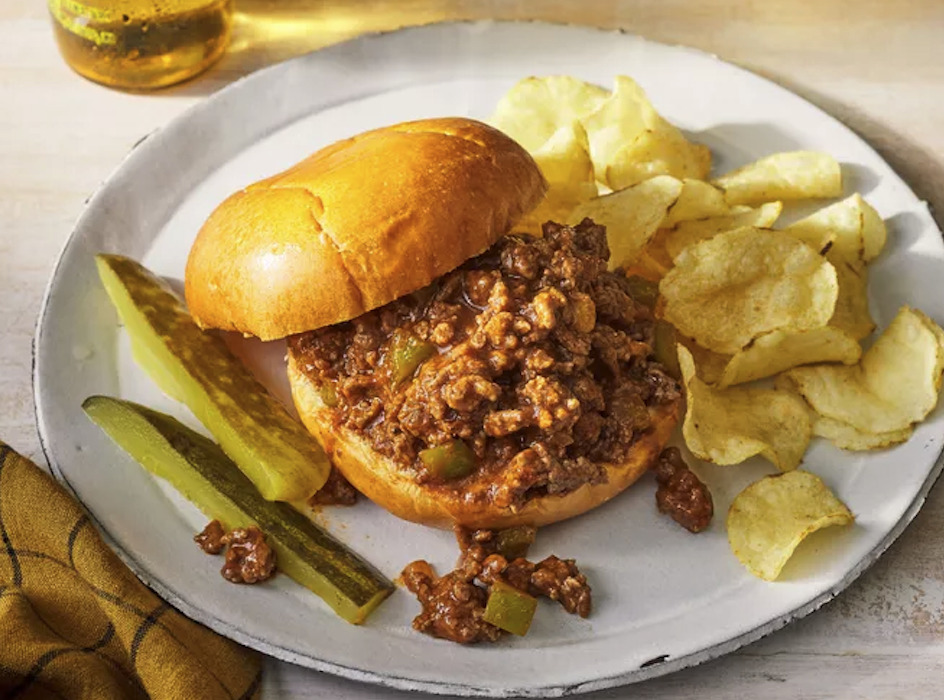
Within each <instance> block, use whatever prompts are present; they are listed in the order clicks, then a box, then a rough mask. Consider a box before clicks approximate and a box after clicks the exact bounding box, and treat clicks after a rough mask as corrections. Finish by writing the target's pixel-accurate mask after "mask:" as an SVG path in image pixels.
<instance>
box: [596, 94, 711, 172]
mask: <svg viewBox="0 0 944 700" xmlns="http://www.w3.org/2000/svg"><path fill="white" fill-rule="evenodd" d="M647 105H648V103H647ZM643 115H644V118H645V119H646V123H647V125H648V124H652V126H650V127H648V128H647V129H646V130H645V131H643V132H642V133H641V134H640V135H639V136H637V137H636V139H635V140H634V141H633V142H632V143H631V144H630V145H629V146H626V147H625V148H622V149H620V150H619V151H618V152H617V153H616V154H615V155H613V156H611V157H610V159H609V161H608V163H607V165H606V170H605V171H604V173H603V181H604V182H605V183H606V184H607V185H609V186H610V187H612V188H613V189H614V190H619V189H623V188H624V187H631V186H633V185H635V184H636V183H637V182H642V181H643V180H646V179H648V178H650V177H655V176H656V175H672V176H674V177H678V178H705V177H708V172H709V171H710V170H711V151H709V150H708V147H707V146H703V145H701V144H693V143H690V142H689V141H688V140H686V138H685V137H684V136H683V135H682V132H680V131H679V130H678V129H676V128H675V127H674V126H672V125H671V124H669V122H667V121H666V120H665V119H663V118H662V117H660V116H659V115H658V114H656V112H655V110H653V109H652V108H651V106H648V108H644V112H643ZM649 115H652V116H651V119H650V118H649Z"/></svg>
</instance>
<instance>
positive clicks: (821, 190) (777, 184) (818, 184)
mask: <svg viewBox="0 0 944 700" xmlns="http://www.w3.org/2000/svg"><path fill="white" fill-rule="evenodd" d="M712 184H713V185H715V186H716V187H720V188H721V189H722V190H724V197H725V199H726V200H727V202H728V204H760V203H762V202H773V201H775V200H793V199H809V198H813V197H839V196H840V195H841V194H842V172H841V170H840V168H839V163H838V162H837V161H836V159H835V158H833V157H832V156H830V155H827V154H825V153H816V152H814V151H791V152H788V153H775V154H774V155H772V156H767V157H766V158H761V159H760V160H758V161H755V162H753V163H750V164H748V165H745V166H744V167H743V168H738V169H737V170H734V171H732V172H730V173H726V174H725V175H722V176H720V177H718V178H716V179H714V180H712Z"/></svg>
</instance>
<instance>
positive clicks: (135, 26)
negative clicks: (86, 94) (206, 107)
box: [48, 0, 233, 89]
mask: <svg viewBox="0 0 944 700" xmlns="http://www.w3.org/2000/svg"><path fill="white" fill-rule="evenodd" d="M48 2H49V12H50V14H51V15H52V19H53V28H54V31H55V34H56V41H57V42H58V44H59V50H60V51H61V52H62V55H63V57H64V58H65V60H66V61H67V62H68V64H69V65H70V66H72V68H73V69H74V70H75V71H76V72H78V73H79V74H81V75H83V76H85V77H86V78H89V79H91V80H94V81H96V82H99V83H103V84H105V85H110V86H112V87H119V88H128V89H149V88H158V87H164V86H166V85H172V84H174V83H178V82H180V81H181V80H186V79H187V78H190V77H192V76H194V75H196V74H197V73H200V72H201V71H203V70H205V69H206V68H208V67H209V66H210V65H211V64H212V63H213V62H214V61H216V60H217V59H218V58H219V57H220V56H221V55H222V54H223V51H224V50H225V49H226V45H227V43H228V42H229V34H230V24H231V18H232V11H233V1H232V0H48Z"/></svg>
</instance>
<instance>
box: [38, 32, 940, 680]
mask: <svg viewBox="0 0 944 700" xmlns="http://www.w3.org/2000/svg"><path fill="white" fill-rule="evenodd" d="M496 25H500V26H521V25H531V26H533V25H538V26H546V27H555V28H558V29H576V30H579V31H584V32H588V33H599V34H608V35H613V34H616V35H621V36H625V37H629V38H632V39H634V40H636V41H640V42H642V43H644V44H651V45H657V46H663V47H669V48H672V49H673V50H678V51H684V52H688V53H692V54H695V55H697V56H699V57H703V58H708V59H710V60H713V61H717V62H720V63H723V64H725V65H727V66H729V67H731V68H733V69H734V70H736V71H739V72H742V73H745V74H748V75H750V76H751V77H753V78H755V79H760V80H763V81H765V82H767V83H769V84H771V85H773V86H774V87H776V88H777V89H779V90H783V91H784V92H786V93H789V94H790V95H792V96H793V97H795V98H797V99H800V100H802V101H803V102H804V103H806V104H807V105H808V106H810V107H812V108H813V109H814V110H816V111H817V112H818V113H820V114H821V115H822V116H824V117H826V118H828V119H830V120H833V121H835V122H837V123H839V124H841V125H842V126H843V127H844V128H845V129H847V130H849V131H850V132H851V133H852V134H853V135H854V136H855V137H856V138H857V139H858V140H859V141H860V142H861V143H862V145H863V146H864V147H865V148H867V149H868V150H870V151H871V152H872V154H873V155H875V156H876V157H878V158H879V159H880V160H881V161H882V162H883V163H885V165H886V166H887V167H888V169H889V170H890V171H891V172H892V173H894V175H895V176H896V177H897V178H898V180H899V182H900V183H901V184H902V185H903V186H904V187H905V189H906V190H907V191H908V192H909V193H910V194H911V195H912V196H914V198H915V200H917V201H919V202H924V203H925V204H926V202H925V201H924V200H922V199H921V198H920V197H919V196H918V195H917V194H915V192H914V190H913V189H912V188H911V186H910V185H909V184H908V183H907V181H905V180H904V179H903V178H902V176H901V175H900V174H899V173H898V172H897V171H896V170H895V168H893V167H892V166H891V164H889V163H888V161H887V159H885V158H884V157H883V156H882V155H881V154H880V153H878V151H877V150H876V149H875V147H874V146H872V144H871V143H870V142H869V141H868V140H866V139H865V138H864V137H862V136H861V135H860V134H859V133H858V132H857V131H856V130H855V129H853V128H852V127H850V126H849V125H848V124H846V123H845V122H844V121H843V120H842V119H840V118H839V117H837V116H835V115H833V114H831V113H829V112H827V111H826V110H825V109H823V108H821V107H820V106H819V105H817V104H816V103H814V102H812V101H810V100H809V99H808V98H807V97H805V96H803V95H800V94H798V93H796V92H795V91H793V90H790V89H788V88H786V87H784V86H783V85H781V84H780V83H779V82H777V81H776V80H774V79H772V78H770V77H767V76H764V75H760V74H758V73H756V72H754V71H752V70H750V69H747V68H744V67H743V66H741V65H739V64H736V63H731V62H729V61H725V60H724V59H722V58H720V57H719V56H718V55H716V54H714V53H711V52H709V51H704V50H701V49H697V48H694V47H691V46H688V45H684V44H675V43H667V42H661V41H656V40H653V39H649V38H648V37H645V36H643V35H640V34H637V33H635V32H632V31H628V30H625V29H622V28H615V29H605V28H601V27H593V26H589V25H580V24H575V23H570V22H553V21H544V20H530V19H522V20H497V19H480V20H472V19H460V20H444V21H438V22H430V23H424V24H419V25H407V26H402V27H398V28H394V29H389V30H382V31H375V32H368V33H365V34H361V35H358V36H356V37H352V38H350V39H347V40H345V41H342V42H338V43H336V44H332V45H330V46H326V47H323V48H320V49H316V50H314V51H311V52H308V53H305V54H301V55H299V56H294V57H292V58H289V59H286V60H284V61H280V62H277V63H274V64H272V65H270V66H266V67H264V68H261V69H259V70H256V71H253V72H251V73H248V74H246V75H242V76H240V77H239V78H237V79H236V80H234V81H232V82H231V83H228V84H227V85H225V86H223V87H222V88H220V89H219V90H217V91H215V92H213V93H212V94H210V95H208V96H206V97H204V98H203V99H201V100H199V101H198V102H196V103H195V104H193V105H191V106H190V107H188V108H186V109H185V110H184V111H183V112H181V113H180V114H178V115H176V116H175V117H174V118H173V119H171V120H170V121H168V122H167V123H165V124H163V125H161V126H159V127H158V128H156V129H154V130H152V131H150V132H148V133H147V134H145V135H144V136H142V137H141V138H140V139H138V140H137V141H136V142H135V143H134V145H133V146H132V147H131V149H130V150H129V151H128V153H126V154H125V155H124V157H123V158H121V160H120V161H119V162H118V163H117V164H116V166H115V167H114V168H113V169H112V171H111V172H110V173H109V174H108V176H107V177H106V178H105V179H104V180H102V182H101V183H100V184H99V185H98V186H97V187H96V189H95V191H94V192H93V193H92V194H91V195H90V196H88V197H87V198H86V199H85V202H84V204H83V207H82V210H81V211H80V213H79V215H78V216H77V217H76V220H75V223H74V224H73V226H72V229H71V231H70V232H69V234H68V236H67V237H66V239H65V241H64V243H63V245H62V246H61V248H60V250H59V252H58V253H57V255H56V260H55V263H54V264H53V266H52V270H51V272H50V274H49V279H48V280H47V283H46V286H45V288H44V290H43V295H42V301H41V304H40V309H39V313H38V314H37V318H36V324H35V326H34V333H33V337H32V343H31V380H32V397H33V413H34V419H35V422H36V429H37V434H38V437H39V443H40V448H41V449H42V452H43V455H44V457H45V458H46V462H47V463H48V465H49V468H50V471H51V472H52V473H53V475H54V476H55V477H56V479H57V481H59V483H61V484H62V485H64V486H65V487H66V489H67V490H68V492H69V493H71V494H72V496H73V497H74V498H75V499H76V501H78V502H79V503H80V504H81V505H82V507H83V509H84V510H85V511H86V513H87V514H88V515H89V517H90V518H91V520H92V522H93V523H94V524H95V526H96V529H97V530H98V533H99V534H100V535H101V536H102V538H103V539H104V540H105V542H106V543H107V544H108V545H109V547H110V548H111V549H112V551H114V552H115V553H116V554H117V555H118V557H119V559H121V561H122V562H123V563H124V564H125V565H126V566H127V567H128V568H129V569H131V571H132V572H133V573H134V574H135V576H136V577H137V578H138V579H139V580H140V581H141V582H142V583H144V584H145V585H146V586H148V587H149V588H150V589H151V590H152V591H154V592H155V593H156V594H158V595H159V596H160V597H161V598H163V599H164V600H166V601H167V602H168V603H170V604H171V605H173V606H174V607H175V608H176V609H177V610H178V611H180V612H182V613H183V614H184V615H186V616H187V617H189V618H190V619H192V620H194V621H196V622H198V623H200V624H203V625H205V626H206V627H208V628H210V629H212V630H213V631H215V632H217V633H218V634H221V635H222V636H224V637H227V638H229V639H232V640H234V641H236V642H238V643H240V644H242V645H244V646H247V647H249V648H252V649H255V650H256V651H259V652H261V653H264V654H266V655H268V656H271V657H273V658H276V659H278V660H281V661H285V662H288V663H293V664H296V665H299V666H303V667H307V668H311V669H314V670H317V671H322V672H326V673H331V674H333V675H336V676H340V677H342V678H346V679H349V680H354V681H359V682H363V683H371V684H374V685H378V686H381V687H387V688H391V689H396V690H406V691H421V692H426V693H431V694H435V695H447V694H450V695H458V696H463V697H499V698H507V697H565V696H571V695H578V694H582V693H588V692H593V691H597V690H604V689H607V688H614V687H620V686H624V685H629V684H633V683H637V682H641V681H645V680H649V679H652V678H656V677H658V676H663V675H666V674H669V673H673V672H675V671H679V670H682V669H685V668H690V667H694V666H697V665H700V664H702V663H704V662H706V661H709V660H712V659H715V658H719V657H721V656H724V655H727V654H729V653H731V652H733V651H736V650H738V649H740V648H742V647H744V646H746V645H748V644H752V643H753V642H756V641H758V640H760V639H762V638H763V637H766V636H767V635H769V634H771V633H773V632H775V631H777V630H779V629H782V628H783V627H785V626H786V625H788V624H790V623H791V622H793V621H795V620H798V619H800V618H803V617H806V616H807V615H809V614H811V613H813V612H815V611H816V610H818V609H819V608H821V607H822V606H823V605H825V604H826V603H828V602H829V601H831V600H832V599H834V598H835V597H836V596H837V595H839V594H840V593H841V592H842V591H844V590H845V589H846V588H848V586H849V585H851V584H852V582H853V581H855V580H856V579H857V578H859V577H860V576H861V575H862V574H863V573H864V572H865V571H866V570H867V569H868V568H869V567H870V566H872V565H873V564H874V563H875V562H876V561H878V559H879V558H880V557H881V556H882V554H884V552H885V551H886V550H887V549H888V548H889V547H890V546H891V545H892V543H894V542H895V540H897V539H898V538H899V537H900V536H901V534H902V533H903V532H904V531H905V529H907V527H908V526H909V525H910V524H911V522H912V521H913V520H914V518H915V516H916V515H917V513H918V512H919V511H920V510H921V508H922V506H923V505H924V503H925V501H926V500H927V497H928V494H929V492H930V490H931V489H932V488H933V487H934V484H935V483H936V482H937V480H938V478H939V477H940V475H941V473H942V471H944V445H942V447H941V448H940V449H939V451H938V455H937V457H936V458H935V462H934V464H933V466H932V467H931V469H930V470H929V472H928V474H927V476H926V478H925V479H924V481H923V482H922V484H921V487H920V488H919V489H918V491H917V493H916V494H915V497H914V498H913V499H912V501H911V502H910V503H909V505H908V507H907V508H906V509H905V511H904V512H903V514H902V516H901V517H900V518H899V520H898V521H897V522H896V523H895V525H894V527H892V528H891V529H890V530H889V531H888V532H887V533H886V534H885V536H884V537H883V538H882V539H881V540H880V541H879V542H878V543H877V544H876V545H875V546H874V547H873V548H872V549H871V550H870V551H869V552H868V553H867V554H866V555H865V556H863V557H862V558H861V559H860V560H859V561H858V562H857V563H856V565H855V566H853V567H852V568H851V569H850V570H849V571H848V572H847V573H846V575H845V576H844V577H843V578H842V579H840V580H839V581H838V582H837V583H836V584H835V585H834V586H832V587H830V588H829V589H828V590H826V591H823V592H822V593H820V594H819V595H818V596H816V597H815V598H813V599H812V600H810V601H807V602H806V603H804V604H802V605H799V606H797V607H796V608H794V609H793V610H790V611H788V612H786V613H784V614H782V615H780V616H778V617H776V618H774V619H771V620H768V621H767V622H764V623H761V624H759V625H757V626H756V627H754V628H752V629H750V630H747V631H746V632H744V633H742V634H740V635H738V636H736V637H732V638H730V639H727V640H725V641H723V642H718V643H716V644H713V645H711V646H708V647H705V648H703V649H700V650H698V651H695V652H691V653H689V654H685V655H684V656H680V657H677V658H674V659H670V660H666V661H660V660H658V659H653V660H652V661H650V662H646V663H644V664H642V665H641V666H640V667H639V668H637V669H635V670H632V671H627V672H622V673H617V674H613V675H608V676H603V677H599V678H594V679H591V680H587V681H582V682H579V683H571V684H551V685H545V686H530V685H529V686H520V687H509V688H496V687H490V686H477V685H472V684H466V683H454V682H449V681H429V680H422V679H415V678H410V677H406V676H397V675H393V674H389V673H376V672H373V671H370V670H366V669H364V668H358V667H354V666H348V665H344V664H339V663H335V662H332V661H325V660H323V659H319V658H317V657H315V656H312V655H308V654H300V653H298V652H296V651H293V650H292V649H289V648H286V647H284V646H282V645H279V644H275V643H272V642H270V641H267V640H265V639H262V638H260V637H258V636H257V635H255V634H252V633H250V632H246V631H244V630H242V629H239V628H238V627H236V626H235V625H233V624H231V623H229V622H227V621H226V620H224V619H222V618H219V617H217V616H215V615H213V614H212V613H208V612H206V611H205V610H203V609H201V608H199V607H198V606H196V605H194V604H191V603H189V602H188V601H187V599H186V598H185V597H184V596H185V594H180V593H178V592H177V591H176V590H174V589H172V588H170V587H169V586H168V585H165V584H164V583H163V582H162V581H160V580H159V579H158V578H157V577H156V576H153V575H152V574H151V573H150V572H149V571H147V570H146V569H145V568H144V566H143V565H140V564H139V563H138V562H137V560H136V559H135V558H134V556H133V555H132V554H131V553H129V552H126V551H125V550H124V548H122V547H120V546H119V545H118V544H117V542H116V540H115V539H114V538H113V537H112V536H111V534H110V533H109V532H108V531H107V529H105V528H104V527H103V526H102V524H101V523H100V522H99V520H98V518H97V517H96V516H95V514H94V513H93V512H91V511H90V510H89V509H88V508H87V507H86V506H85V504H84V502H83V501H82V499H81V498H80V497H79V495H78V493H77V492H76V491H75V489H74V488H73V486H72V484H71V483H70V482H69V480H68V478H67V477H66V476H65V473H64V472H63V470H62V469H61V468H60V465H59V463H58V462H57V461H56V460H55V459H54V457H53V450H52V446H51V436H50V435H49V433H48V429H47V426H46V423H45V418H44V415H43V412H42V409H41V407H42V403H43V402H42V399H41V396H42V389H43V379H42V376H41V373H40V371H39V365H40V362H39V351H38V349H39V347H40V345H41V342H42V338H43V330H44V327H45V325H46V324H45V321H46V315H47V311H48V307H49V304H50V297H51V295H52V291H53V287H54V286H55V282H56V280H57V278H58V276H59V272H60V269H61V266H62V264H63V262H64V259H65V257H66V253H67V252H68V251H69V250H70V248H71V247H72V245H74V244H75V243H76V241H77V239H78V236H77V234H78V233H79V231H80V229H81V228H82V227H83V224H84V222H85V219H86V218H87V217H88V216H90V214H89V212H90V211H91V210H93V208H94V207H95V205H96V204H97V203H98V202H99V200H100V199H101V198H102V196H103V192H104V191H105V190H106V189H107V187H108V185H109V184H110V183H111V182H112V181H113V180H114V179H115V177H116V176H117V175H118V174H119V173H120V172H121V171H122V170H123V168H124V166H125V164H126V163H127V162H128V160H129V159H130V158H132V157H133V156H134V155H135V154H136V152H137V151H138V147H139V146H141V145H142V144H144V143H145V142H148V141H151V140H152V137H154V136H155V135H157V134H160V133H163V132H165V131H166V130H168V129H170V128H173V127H174V126H175V125H176V124H177V123H178V122H182V121H185V120H187V119H190V118H192V116H193V114H194V112H197V111H202V110H204V109H208V108H210V107H211V106H212V105H214V104H215V103H216V102H218V101H221V100H224V99H226V98H227V97H228V96H229V95H230V94H231V93H232V92H233V91H235V90H237V89H240V88H241V86H243V85H244V84H246V83H252V82H257V81H258V82H261V81H264V80H265V79H266V78H267V76H268V75H269V74H270V73H274V72H276V71H279V70H282V69H284V66H285V65H286V64H293V63H302V62H304V61H306V60H310V57H311V56H312V55H314V54H330V53H332V52H334V51H340V50H343V49H344V47H346V46H348V45H351V44H358V43H368V42H372V41H376V40H383V39H384V38H385V37H387V36H389V35H394V34H403V33H423V32H429V31H436V30H439V29H448V28H450V27H465V28H467V30H470V31H471V30H474V29H476V28H482V29H487V28H488V27H491V26H496ZM932 221H933V222H934V224H935V225H936V226H938V224H937V221H936V220H934V218H933V217H932ZM938 227H939V226H938Z"/></svg>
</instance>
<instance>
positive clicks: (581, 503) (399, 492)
mask: <svg viewBox="0 0 944 700" xmlns="http://www.w3.org/2000/svg"><path fill="white" fill-rule="evenodd" d="M288 376H289V381H290V383H291V386H292V397H293V399H294V401H295V406H296V408H297V409H298V413H299V415H300V417H301V419H302V422H303V423H304V424H305V427H306V428H307V429H308V430H309V431H310V432H311V433H312V434H313V435H314V436H315V437H316V438H318V441H319V442H320V443H321V445H322V446H323V447H324V449H325V452H327V453H328V456H329V457H330V458H331V461H332V462H333V463H334V464H335V466H336V467H337V468H338V469H339V470H340V471H341V473H342V474H344V476H345V478H347V480H348V481H350V482H351V484H352V485H353V486H354V487H355V488H356V489H357V490H358V491H360V492H361V493H362V494H364V495H365V496H367V498H369V499H370V500H372V501H373V502H374V503H376V504H377V505H379V506H381V507H383V508H385V509H386V510H388V511H389V512H391V513H393V514H394V515H396V516H398V517H400V518H403V519H405V520H410V521H413V522H416V523H422V524H424V525H431V526H434V527H440V528H449V527H452V526H453V525H454V524H459V525H463V526H465V527H470V528H489V529H498V528H506V527H513V526H515V525H533V526H535V527H539V526H542V525H548V524H550V523H554V522H557V521H559V520H565V519H567V518H572V517H574V516H575V515H580V514H581V513H585V512H586V511H588V510H591V509H592V508H596V507H597V506H599V505H601V504H602V503H605V502H607V501H609V500H610V499H611V498H613V497H614V496H616V495H617V494H619V493H620V492H622V491H623V490H624V489H626V488H627V487H628V486H629V485H630V484H632V483H633V482H634V481H636V480H637V479H638V478H639V477H641V476H642V475H643V474H644V473H645V472H646V470H647V469H649V467H650V466H651V465H652V464H653V462H654V461H655V460H656V459H657V458H658V456H659V453H660V452H661V451H662V449H663V447H664V446H665V444H666V442H668V440H669V437H670V436H671V435H672V431H673V430H674V429H675V426H676V424H677V423H678V420H679V415H680V413H681V402H675V403H671V404H665V405H663V406H660V407H659V408H658V409H657V411H656V412H655V414H654V416H653V420H652V427H651V429H650V430H649V432H647V433H646V434H644V435H642V436H641V437H639V439H638V440H637V441H636V443H635V444H634V445H633V449H632V451H631V452H630V454H629V457H628V458H627V459H626V460H625V461H624V462H623V463H621V464H607V465H605V467H606V470H607V474H608V479H607V481H606V482H605V483H601V484H592V485H591V484H585V485H584V486H581V487H580V488H578V489H576V490H574V491H571V492H570V493H567V494H564V495H545V496H537V497H534V498H531V499H530V500H528V501H527V502H526V503H525V504H524V505H523V506H520V507H517V508H503V507H499V506H496V505H494V504H492V503H482V502H472V503H469V502H466V501H463V499H462V494H463V491H462V490H460V489H455V490H448V489H443V488H434V487H430V486H425V485H423V484H418V483H416V482H415V481H414V480H413V478H412V477H411V475H410V474H407V473H405V472H402V471H400V469H398V468H397V465H396V463H395V462H393V460H391V459H389V458H387V457H385V456H384V455H382V454H380V453H378V452H377V451H375V450H374V449H373V448H372V447H371V446H370V443H368V442H367V440H365V439H364V438H363V437H361V436H359V435H355V434H354V433H353V432H352V431H350V430H348V429H346V428H344V427H335V425H334V421H333V420H332V416H331V409H330V408H329V407H328V406H327V405H325V403H324V401H323V400H322V398H321V395H320V393H319V391H318V388H317V386H316V385H315V383H314V382H312V381H311V380H310V379H309V378H308V377H307V376H306V375H305V374H304V373H303V372H302V371H301V370H300V369H299V368H298V366H297V365H296V364H295V361H294V358H293V357H292V355H291V353H289V362H288ZM482 478H483V479H486V478H487V475H483V476H482Z"/></svg>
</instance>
